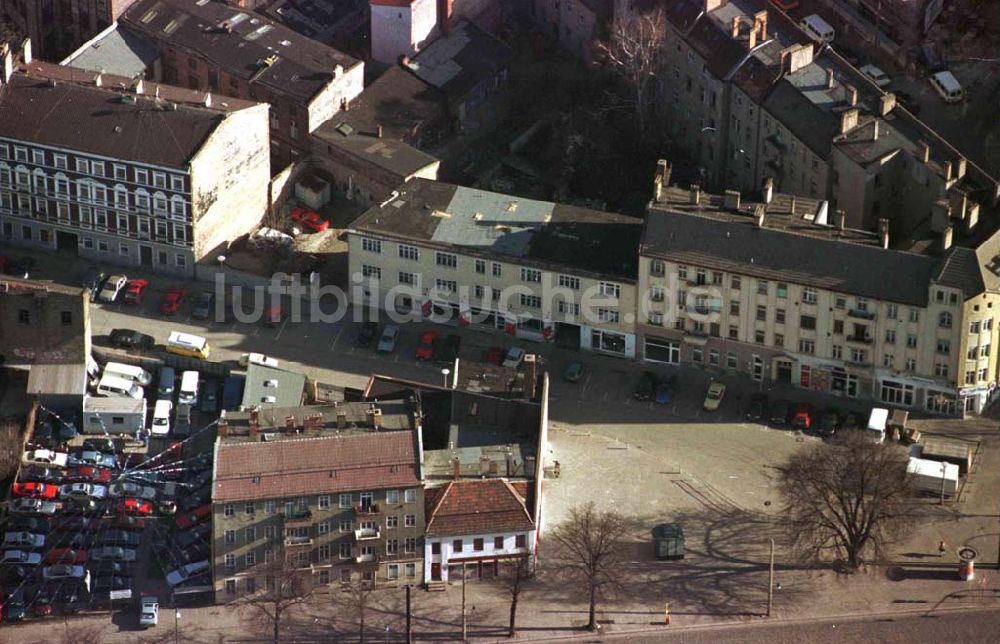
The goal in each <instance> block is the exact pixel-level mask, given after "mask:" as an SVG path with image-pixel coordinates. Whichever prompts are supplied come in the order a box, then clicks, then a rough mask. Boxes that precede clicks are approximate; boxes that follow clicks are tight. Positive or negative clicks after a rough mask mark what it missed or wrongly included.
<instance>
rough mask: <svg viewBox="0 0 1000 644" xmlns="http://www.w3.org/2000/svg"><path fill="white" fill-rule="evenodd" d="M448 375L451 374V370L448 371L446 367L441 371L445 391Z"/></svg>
mask: <svg viewBox="0 0 1000 644" xmlns="http://www.w3.org/2000/svg"><path fill="white" fill-rule="evenodd" d="M450 373H451V369H448V368H447V367H446V368H444V369H442V370H441V375H442V376H443V377H444V387H445V389H447V388H448V374H450Z"/></svg>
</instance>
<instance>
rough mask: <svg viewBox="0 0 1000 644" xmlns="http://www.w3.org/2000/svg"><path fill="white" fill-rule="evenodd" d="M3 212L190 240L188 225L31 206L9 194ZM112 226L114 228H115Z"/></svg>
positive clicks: (55, 205) (1, 195)
mask: <svg viewBox="0 0 1000 644" xmlns="http://www.w3.org/2000/svg"><path fill="white" fill-rule="evenodd" d="M0 211H3V212H9V213H11V214H15V215H18V216H20V217H26V218H31V219H39V220H43V221H45V220H51V219H53V218H55V220H56V221H57V222H58V223H60V224H65V225H70V226H78V227H80V228H85V229H94V230H99V231H102V232H113V233H115V234H117V235H121V236H123V237H132V236H138V237H140V238H146V239H152V240H154V241H162V242H166V243H173V244H177V245H180V246H185V245H187V242H188V240H189V237H190V236H189V235H188V226H187V224H185V223H180V222H168V221H164V220H162V219H152V218H150V217H148V216H141V215H129V214H126V213H121V212H114V211H112V212H109V211H108V210H107V209H106V208H93V207H91V206H84V205H79V206H76V207H75V208H71V207H70V206H69V204H66V203H63V202H60V201H50V200H48V199H42V198H41V197H36V198H35V201H34V204H32V201H31V200H30V199H29V198H28V197H25V196H24V195H17V199H16V200H14V199H12V198H11V195H10V193H6V192H0ZM112 224H114V226H113V227H112ZM171 233H172V236H171Z"/></svg>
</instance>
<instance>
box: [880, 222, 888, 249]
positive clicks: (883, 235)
mask: <svg viewBox="0 0 1000 644" xmlns="http://www.w3.org/2000/svg"><path fill="white" fill-rule="evenodd" d="M878 238H879V243H881V244H882V248H889V220H888V219H886V218H885V217H882V218H881V219H879V220H878Z"/></svg>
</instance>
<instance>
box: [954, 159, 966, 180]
mask: <svg viewBox="0 0 1000 644" xmlns="http://www.w3.org/2000/svg"><path fill="white" fill-rule="evenodd" d="M966 165H968V162H967V161H966V160H965V157H958V160H957V161H956V162H955V177H957V178H959V179H961V178H962V177H964V176H965V167H966Z"/></svg>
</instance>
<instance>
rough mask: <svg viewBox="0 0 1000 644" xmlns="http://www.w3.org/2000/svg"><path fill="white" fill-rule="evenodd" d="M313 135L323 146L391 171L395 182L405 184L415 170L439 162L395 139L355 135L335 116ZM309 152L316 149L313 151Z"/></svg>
mask: <svg viewBox="0 0 1000 644" xmlns="http://www.w3.org/2000/svg"><path fill="white" fill-rule="evenodd" d="M341 114H343V112H341ZM313 136H315V137H316V138H317V139H319V140H320V141H321V142H322V143H324V144H326V145H329V146H332V147H335V148H338V149H340V150H342V151H343V152H345V153H346V154H348V155H350V156H353V157H356V158H358V159H361V160H363V161H365V162H367V163H370V164H373V165H375V166H377V167H379V168H382V169H383V170H387V171H388V172H391V173H392V174H394V175H395V176H396V177H397V180H398V181H406V179H408V178H409V177H411V176H413V175H414V174H416V173H417V172H418V171H420V170H422V169H424V168H426V167H427V166H429V165H432V164H435V163H438V162H439V160H438V159H437V158H435V157H433V156H431V155H429V154H427V153H426V152H421V151H420V150H418V149H417V148H415V147H413V146H412V145H410V144H408V143H405V142H403V141H400V140H398V139H393V138H385V137H383V138H379V137H377V136H373V135H371V134H368V133H360V132H356V131H354V130H353V129H352V128H350V127H349V126H345V124H344V123H343V122H342V121H340V120H339V114H338V116H336V117H334V118H332V119H330V120H329V121H326V122H325V123H323V124H322V125H320V126H319V127H318V128H316V130H315V131H314V132H313ZM313 151H314V152H315V151H317V150H316V149H315V148H314V149H313Z"/></svg>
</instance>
